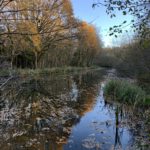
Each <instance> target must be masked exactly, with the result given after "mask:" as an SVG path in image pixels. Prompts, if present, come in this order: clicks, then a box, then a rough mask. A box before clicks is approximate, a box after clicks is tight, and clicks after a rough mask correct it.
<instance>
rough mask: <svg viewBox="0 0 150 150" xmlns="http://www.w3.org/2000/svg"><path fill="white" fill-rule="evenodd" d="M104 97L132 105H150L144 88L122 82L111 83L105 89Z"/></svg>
mask: <svg viewBox="0 0 150 150" xmlns="http://www.w3.org/2000/svg"><path fill="white" fill-rule="evenodd" d="M104 95H105V96H106V97H110V98H113V99H114V100H117V101H119V102H123V103H127V104H132V105H144V104H149V100H150V99H149V96H147V95H146V92H145V91H144V90H143V89H142V88H140V87H138V86H136V85H134V84H132V83H129V82H127V81H122V80H111V81H109V82H108V83H107V84H106V86H105V87H104Z"/></svg>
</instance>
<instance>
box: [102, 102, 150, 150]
mask: <svg viewBox="0 0 150 150" xmlns="http://www.w3.org/2000/svg"><path fill="white" fill-rule="evenodd" d="M104 107H107V109H108V110H109V113H110V114H112V113H113V111H114V112H115V134H114V149H118V148H120V149H122V148H123V143H122V138H123V137H124V136H123V135H124V134H126V133H125V132H126V130H128V131H129V133H130V137H131V138H132V139H131V140H130V141H129V145H132V144H133V143H134V146H135V147H133V149H138V147H136V146H137V145H140V144H141V143H142V140H143V141H145V143H147V142H148V139H147V138H146V137H148V132H147V130H148V129H149V127H148V126H147V125H146V124H145V123H144V122H145V109H144V108H135V107H134V106H128V105H123V104H119V103H117V102H114V100H113V101H111V100H107V101H105V106H104ZM124 127H126V128H124ZM144 138H145V139H144ZM141 139H142V140H141ZM140 147H141V149H142V150H145V148H144V146H143V147H142V146H140ZM146 149H149V147H148V148H147V147H146Z"/></svg>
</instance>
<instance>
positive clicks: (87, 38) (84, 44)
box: [73, 21, 101, 66]
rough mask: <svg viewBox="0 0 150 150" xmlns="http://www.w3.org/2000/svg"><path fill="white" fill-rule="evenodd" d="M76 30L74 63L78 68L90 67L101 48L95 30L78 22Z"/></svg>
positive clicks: (82, 22) (86, 24)
mask: <svg viewBox="0 0 150 150" xmlns="http://www.w3.org/2000/svg"><path fill="white" fill-rule="evenodd" d="M79 24H80V25H79V28H78V34H77V37H78V38H77V39H78V42H77V44H78V46H77V51H76V53H75V57H74V60H73V61H74V62H73V63H75V64H76V65H78V66H90V65H91V64H93V60H94V58H95V56H96V54H97V52H98V51H99V50H100V48H101V43H100V39H99V36H98V34H97V32H96V29H95V28H94V27H93V26H92V25H90V24H88V23H86V22H84V21H81V22H79Z"/></svg>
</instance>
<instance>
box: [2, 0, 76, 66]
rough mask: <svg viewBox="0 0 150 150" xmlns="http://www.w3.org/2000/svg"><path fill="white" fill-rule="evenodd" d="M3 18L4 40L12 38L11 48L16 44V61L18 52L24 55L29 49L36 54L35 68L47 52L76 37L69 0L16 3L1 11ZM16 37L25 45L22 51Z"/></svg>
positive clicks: (15, 0) (17, 0)
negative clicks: (18, 50)
mask: <svg viewBox="0 0 150 150" xmlns="http://www.w3.org/2000/svg"><path fill="white" fill-rule="evenodd" d="M1 18H2V20H3V22H2V26H3V27H4V28H5V30H4V31H3V32H1V33H0V35H1V37H2V38H5V36H6V35H9V37H10V38H11V41H12V44H11V45H13V46H14V44H16V46H15V47H13V48H11V49H12V50H13V57H15V56H16V55H15V52H14V51H16V50H17V49H20V51H21V52H22V51H23V54H24V51H29V49H30V50H31V52H32V53H33V54H34V57H33V59H34V60H35V68H37V67H38V62H39V61H40V59H41V58H42V56H43V55H44V54H45V53H46V52H47V51H50V50H51V49H55V47H56V46H57V45H58V44H60V43H61V42H62V41H63V40H70V39H72V38H73V37H75V35H74V28H76V24H75V21H74V16H73V11H72V6H71V3H70V1H69V0H48V1H42V0H31V1H29V0H23V1H22V0H14V1H13V2H11V3H9V5H7V7H6V8H5V10H4V11H1ZM6 26H7V28H6ZM8 28H9V30H8ZM16 36H17V37H18V36H19V37H20V39H21V40H23V41H25V42H22V44H23V43H24V44H25V45H22V48H21V47H20V46H19V45H18V44H17V43H15V40H16V39H15V37H16ZM9 45H10V44H9ZM23 49H24V50H23ZM11 57H12V55H11ZM12 61H13V60H12Z"/></svg>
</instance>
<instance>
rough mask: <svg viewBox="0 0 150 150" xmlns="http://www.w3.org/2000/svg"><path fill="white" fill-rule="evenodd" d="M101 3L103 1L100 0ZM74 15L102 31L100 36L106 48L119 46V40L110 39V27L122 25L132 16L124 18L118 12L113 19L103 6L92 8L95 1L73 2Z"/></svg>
mask: <svg viewBox="0 0 150 150" xmlns="http://www.w3.org/2000/svg"><path fill="white" fill-rule="evenodd" d="M100 1H101V2H102V1H103V0H100ZM71 2H72V6H73V10H74V15H75V16H76V18H79V19H81V20H84V21H87V22H88V23H92V24H93V25H95V26H96V27H97V28H98V30H99V31H100V35H101V37H102V40H103V42H104V45H105V46H109V47H111V46H113V45H116V44H117V41H119V39H115V38H114V37H110V36H109V35H108V34H109V33H108V31H109V27H112V26H114V25H118V24H121V23H122V22H123V21H124V20H130V19H131V16H123V15H122V14H121V12H116V15H117V17H116V18H113V19H111V18H110V17H109V16H108V15H107V14H106V8H105V7H103V6H100V7H96V8H94V9H93V8H92V4H93V2H94V0H71Z"/></svg>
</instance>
